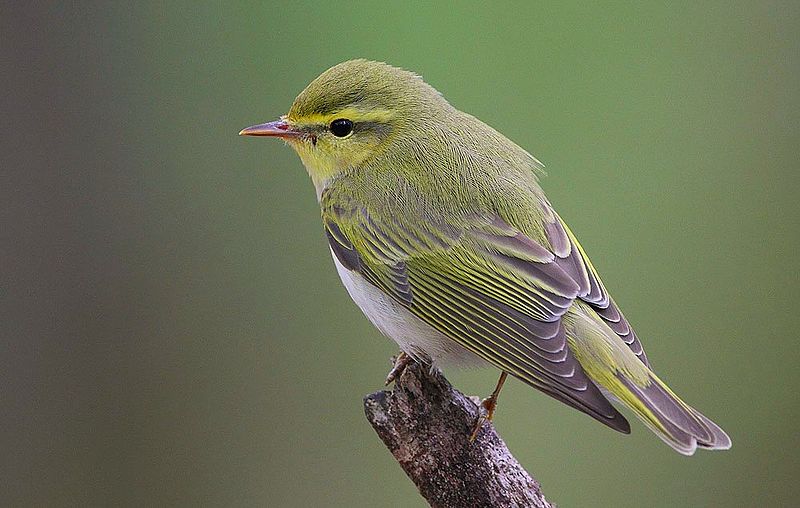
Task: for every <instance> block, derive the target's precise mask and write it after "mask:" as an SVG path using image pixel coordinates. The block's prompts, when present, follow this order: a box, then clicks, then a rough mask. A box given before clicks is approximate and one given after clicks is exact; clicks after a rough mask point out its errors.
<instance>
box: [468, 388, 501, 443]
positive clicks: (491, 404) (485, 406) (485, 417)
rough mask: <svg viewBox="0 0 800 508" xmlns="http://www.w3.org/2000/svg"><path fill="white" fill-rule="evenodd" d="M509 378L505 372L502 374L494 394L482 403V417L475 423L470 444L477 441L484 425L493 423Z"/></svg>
mask: <svg viewBox="0 0 800 508" xmlns="http://www.w3.org/2000/svg"><path fill="white" fill-rule="evenodd" d="M507 377H508V374H507V373H505V372H503V373H502V374H500V379H498V380H497V386H496V387H495V388H494V391H493V392H492V394H491V395H489V397H487V398H485V399H483V400H482V401H481V406H480V408H479V410H480V412H481V415H480V416H479V417H478V421H477V422H476V423H475V428H474V429H473V430H472V435H470V436H469V440H470V442H473V441H475V438H477V437H478V432H480V430H481V428H482V427H483V424H484V423H486V422H490V421H492V418H493V417H494V410H495V409H496V408H497V397H498V395H500V390H501V389H502V388H503V383H505V382H506V378H507ZM484 411H485V414H484Z"/></svg>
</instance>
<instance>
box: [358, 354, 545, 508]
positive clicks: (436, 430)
mask: <svg viewBox="0 0 800 508" xmlns="http://www.w3.org/2000/svg"><path fill="white" fill-rule="evenodd" d="M364 410H365V412H366V415H367V420H369V422H370V424H372V427H373V428H374V429H375V431H376V432H377V433H378V436H380V438H381V440H383V442H384V444H385V445H386V447H387V448H389V451H391V452H392V455H394V458H395V459H396V460H397V462H398V463H399V464H400V466H401V467H402V468H403V470H404V471H405V472H406V474H407V475H408V477H409V478H410V479H411V481H413V482H414V484H415V485H416V486H417V488H418V489H419V492H420V494H422V496H423V497H424V498H425V499H426V500H427V501H428V503H429V504H430V505H431V506H433V507H437V508H438V507H447V508H460V507H479V506H480V507H504V508H505V507H523V506H524V507H528V506H533V507H540V508H546V507H552V506H554V505H551V504H550V503H549V502H548V501H547V500H546V499H545V498H544V495H543V494H542V491H541V487H540V486H539V482H537V481H536V480H535V479H533V478H532V477H531V476H530V475H529V474H528V472H527V471H525V469H524V468H523V467H522V466H521V465H520V464H519V462H517V460H516V459H515V458H514V457H513V455H511V452H509V451H508V448H507V447H506V444H505V443H504V442H503V440H502V439H500V436H499V435H498V434H497V432H495V429H494V426H492V425H491V424H488V423H487V424H485V425H484V426H483V428H482V429H481V431H480V433H479V434H478V436H477V439H476V440H475V442H473V443H470V441H469V436H470V434H471V433H472V429H473V427H474V425H475V422H476V421H477V418H478V415H479V409H478V406H477V405H476V404H475V402H474V401H473V400H472V399H470V398H469V397H466V396H465V395H464V394H462V393H461V392H459V391H458V390H456V389H454V388H453V387H452V385H451V384H450V383H449V382H448V381H447V379H445V378H444V376H443V375H442V374H441V372H439V371H438V370H436V371H433V372H431V371H430V369H429V368H428V367H427V366H425V365H420V364H417V363H411V364H410V365H409V366H408V367H407V368H406V369H405V371H404V372H403V374H402V375H401V376H400V377H399V378H398V379H397V380H396V381H395V384H394V387H393V389H391V390H385V391H379V392H375V393H373V394H370V395H367V396H366V397H365V398H364Z"/></svg>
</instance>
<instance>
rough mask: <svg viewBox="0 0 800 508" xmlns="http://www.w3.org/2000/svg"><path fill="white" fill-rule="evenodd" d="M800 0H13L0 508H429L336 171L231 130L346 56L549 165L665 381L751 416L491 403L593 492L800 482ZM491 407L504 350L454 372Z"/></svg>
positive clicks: (789, 495)
mask: <svg viewBox="0 0 800 508" xmlns="http://www.w3.org/2000/svg"><path fill="white" fill-rule="evenodd" d="M799 14H800V7H798V3H797V2H719V3H717V2H712V3H701V2H666V3H661V2H656V3H648V4H646V5H645V4H641V3H638V2H627V3H622V2H615V3H612V4H607V5H599V4H598V5H591V6H590V5H589V4H587V3H586V2H569V3H565V2H550V3H539V2H537V3H536V4H535V5H531V4H528V3H519V4H505V3H503V4H501V3H491V4H486V5H484V4H478V3H459V4H457V5H448V6H446V5H444V4H424V3H420V4H405V3H404V4H402V5H401V4H396V5H378V4H377V3H372V2H370V3H349V2H330V3H328V2H325V3H323V2H320V3H306V2H301V1H293V2H275V3H271V4H262V3H257V2H253V3H240V4H229V3H225V4H223V3H217V2H213V3H197V2H169V3H168V4H167V5H164V4H162V3H161V2H134V3H132V4H128V3H121V2H120V3H115V4H111V3H98V4H96V5H91V4H89V3H81V5H77V4H73V3H71V2H70V3H67V2H64V3H60V4H52V5H48V4H47V3H40V4H36V5H33V4H32V3H31V4H24V5H23V4H22V3H18V5H17V6H13V7H12V6H6V7H3V8H2V13H1V14H0V57H1V58H2V66H3V69H4V70H3V73H2V74H3V78H2V79H3V89H4V92H3V94H2V96H0V104H2V109H1V111H2V118H1V119H0V128H1V129H2V139H0V148H2V150H0V153H1V154H2V155H0V157H2V168H1V169H0V277H1V278H0V322H1V323H2V325H0V341H1V344H2V354H1V355H0V367H1V368H0V382H1V383H2V385H1V388H0V404H2V406H1V407H0V410H1V413H0V426H2V432H1V433H0V446H1V447H2V448H1V449H2V451H3V453H2V459H0V461H2V462H0V464H2V469H3V471H2V477H3V482H2V483H3V486H2V487H0V501H1V502H2V504H3V505H4V506H78V505H93V506H114V505H117V506H119V505H127V506H145V505H172V506H264V505H268V506H342V507H351V506H404V507H405V506H422V505H423V501H422V498H421V497H419V496H418V495H417V493H416V491H415V488H414V487H413V485H412V484H411V483H410V482H409V481H408V480H407V479H406V478H405V476H404V475H403V473H402V472H401V470H400V468H399V467H398V466H397V465H396V464H395V462H394V460H393V459H392V458H391V456H390V455H389V453H388V452H387V451H386V450H385V449H384V447H383V445H382V444H381V443H380V442H379V440H378V438H377V437H376V435H375V434H374V433H373V431H372V429H371V428H370V427H369V425H368V424H367V422H366V421H365V419H364V416H363V410H362V405H361V398H362V396H363V395H364V394H366V393H369V392H372V391H374V390H377V389H379V388H380V387H381V380H382V379H383V377H384V375H385V374H386V371H387V369H388V367H389V363H388V361H389V360H388V359H389V356H390V355H391V354H393V353H394V350H395V348H394V347H393V345H392V344H391V343H390V341H388V340H386V339H384V338H382V337H380V336H379V334H378V332H377V331H376V330H374V329H373V328H372V327H371V326H370V325H369V323H368V322H367V320H366V319H365V318H363V317H362V316H361V314H360V312H359V311H358V309H357V308H356V307H355V305H354V304H352V303H351V302H350V301H349V299H348V297H347V295H346V293H345V291H344V289H343V288H342V287H341V286H340V283H339V280H338V278H337V276H336V273H335V270H334V268H333V266H332V263H331V259H330V254H329V252H328V248H327V245H326V241H325V239H324V235H323V232H322V227H321V225H320V221H319V215H318V214H319V212H318V209H317V205H316V202H315V198H314V192H313V188H312V186H311V183H310V182H309V181H308V177H307V176H306V174H305V172H304V170H303V168H302V166H301V164H300V162H299V160H297V159H296V156H295V155H294V154H293V153H292V152H291V150H290V149H288V148H287V147H285V146H282V144H281V143H278V142H275V141H268V140H264V139H245V138H239V137H237V136H236V133H237V132H238V130H239V129H241V128H242V127H245V126H247V125H251V124H254V123H260V122H263V121H267V120H271V119H274V118H276V117H277V116H278V115H280V114H282V113H285V112H286V111H287V109H288V107H289V105H290V103H291V101H292V100H293V98H294V97H295V95H296V94H297V93H299V92H300V91H301V90H302V89H303V87H304V86H305V85H306V84H307V83H308V82H309V81H310V80H311V79H313V78H314V77H316V76H317V75H318V74H319V73H320V72H322V71H323V70H325V69H326V68H328V67H330V66H332V65H334V64H336V63H338V62H340V61H343V60H346V59H349V58H353V57H366V58H371V59H377V60H384V61H387V62H390V63H392V64H394V65H398V66H402V67H405V68H408V69H411V70H414V71H416V72H418V73H420V74H422V75H423V76H424V77H425V79H426V80H427V81H428V82H429V83H431V84H432V85H434V86H435V87H436V88H438V89H439V90H440V91H442V92H443V93H444V94H445V96H446V97H447V98H448V99H449V100H450V101H451V102H452V103H453V104H454V105H455V106H456V107H458V108H460V109H463V110H466V111H468V112H471V113H473V114H475V115H476V116H477V117H479V118H481V119H482V120H484V121H485V122H487V123H489V124H490V125H492V126H494V127H496V128H497V129H498V130H500V131H501V132H503V133H505V134H506V135H507V136H508V137H510V138H511V139H513V140H514V141H516V142H517V143H519V144H520V145H522V146H523V147H525V148H526V149H528V150H529V151H530V152H532V153H533V154H535V155H536V156H537V157H538V158H540V159H541V160H542V161H543V162H544V163H545V164H546V165H547V169H548V172H549V176H548V177H547V178H546V179H544V181H543V184H544V187H545V189H546V191H547V192H548V195H549V196H550V198H551V201H552V202H553V203H554V204H555V206H556V207H557V208H558V210H560V212H561V214H562V215H563V216H564V217H565V219H566V220H567V221H568V222H569V223H570V224H571V226H572V229H573V230H574V231H575V232H576V234H577V235H578V236H579V237H580V238H581V240H582V242H583V244H584V247H585V248H586V249H587V251H588V252H589V254H590V255H591V256H592V259H593V261H594V264H595V265H596V266H597V267H598V269H599V270H600V272H601V273H602V274H603V276H604V279H605V282H606V284H607V286H608V287H609V288H610V289H611V291H612V293H613V294H614V295H615V297H616V299H617V301H618V302H619V303H620V304H621V306H622V308H623V309H624V310H625V312H626V314H627V317H628V318H629V319H630V321H631V322H632V323H633V324H634V325H635V326H636V328H637V331H638V333H639V336H640V337H641V338H642V340H643V342H644V344H645V346H646V348H647V351H648V354H649V356H650V358H651V360H652V361H653V364H654V365H655V367H656V369H657V370H658V371H659V372H660V374H661V375H662V377H663V378H664V379H666V380H667V381H668V382H669V383H670V384H671V386H672V388H673V389H675V391H676V392H678V393H679V394H681V395H682V396H683V397H684V398H685V399H686V400H687V401H688V402H690V403H692V404H694V405H696V406H697V407H698V408H700V409H701V410H702V411H703V412H704V413H706V414H707V415H709V416H710V417H712V418H713V419H714V420H716V421H717V422H719V423H720V424H721V425H722V426H723V427H724V428H725V429H726V430H727V431H728V432H729V433H730V435H731V436H732V438H733V442H734V445H733V449H732V450H731V451H730V452H717V453H708V452H705V453H703V452H700V453H698V454H697V455H696V456H695V457H693V458H685V457H682V456H679V455H678V454H676V453H674V452H673V451H671V450H670V449H669V448H668V447H667V446H665V445H664V444H662V443H661V442H660V441H659V440H658V439H657V438H655V437H654V436H653V435H652V434H651V433H650V432H649V431H647V430H646V429H645V428H644V427H643V426H642V425H640V424H638V422H636V423H635V424H634V431H633V434H632V435H631V436H623V435H620V434H617V433H614V432H612V431H610V430H609V429H607V428H605V427H603V426H601V425H598V424H597V423H596V422H595V421H593V420H592V419H590V418H588V417H586V416H584V415H581V414H579V413H578V412H576V411H574V410H571V409H569V408H567V407H566V406H564V405H561V404H559V403H557V402H555V401H553V400H551V399H549V398H547V397H545V396H543V395H541V394H539V393H537V392H535V391H534V390H531V389H529V388H527V387H525V386H523V385H522V384H521V383H519V382H512V383H511V384H510V385H508V386H507V388H506V390H505V391H504V394H503V397H502V399H501V406H500V410H499V413H498V417H497V420H496V424H497V426H498V428H499V430H500V432H501V434H502V435H503V437H504V438H505V439H506V440H507V442H508V443H509V446H510V448H511V449H512V450H513V451H514V452H515V454H516V456H517V458H518V459H519V460H520V461H521V462H522V463H523V464H524V465H525V466H526V467H527V468H528V469H529V470H530V471H531V472H532V473H533V474H534V475H535V476H536V477H537V478H538V479H539V480H540V481H541V482H542V485H543V488H544V492H545V494H546V495H547V496H548V497H549V498H550V499H551V500H552V501H555V502H557V503H558V504H559V506H563V507H572V506H617V507H634V506H648V507H655V506H670V507H673V506H704V507H705V506H725V507H732V506H737V507H738V506H785V505H790V504H793V503H796V501H797V499H798V497H800V483H799V482H797V480H796V475H797V472H798V470H800V458H799V456H798V445H800V439H798V436H799V435H800V434H799V433H798V430H797V422H798V418H799V417H800V402H798V395H797V386H798V382H800V367H799V365H800V364H799V363H798V360H799V358H798V356H799V355H798V333H797V332H798V328H800V320H799V319H798V313H797V311H796V306H797V305H798V297H799V296H800V290H799V289H798V287H799V284H798V283H799V282H800V281H799V280H798V279H799V277H798V273H799V272H798V270H799V269H800V263H799V262H798V246H799V245H798V244H799V243H800V238H799V233H800V205H799V204H798V191H800V185H799V184H800V177H799V176H798V170H800V167H798V160H799V157H798V156H800V148H799V147H800V93H799V92H798V91H800V23H798V18H799ZM447 374H448V377H449V378H450V379H451V381H453V383H454V384H455V385H456V386H457V387H459V388H461V389H462V390H463V391H465V392H467V393H470V394H480V395H485V394H487V393H488V392H489V391H490V390H491V388H492V387H493V386H494V382H495V379H496V374H495V373H494V372H491V371H485V372H482V371H475V372H455V371H454V372H448V373H447Z"/></svg>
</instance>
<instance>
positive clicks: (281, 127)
mask: <svg viewBox="0 0 800 508" xmlns="http://www.w3.org/2000/svg"><path fill="white" fill-rule="evenodd" d="M239 135H240V136H274V137H278V138H284V139H289V138H296V137H298V136H302V135H303V133H302V132H301V131H299V130H297V129H294V128H292V126H291V125H289V122H287V121H286V120H285V119H283V118H281V119H280V120H275V121H274V122H267V123H262V124H259V125H253V126H251V127H247V128H246V129H242V130H240V131H239Z"/></svg>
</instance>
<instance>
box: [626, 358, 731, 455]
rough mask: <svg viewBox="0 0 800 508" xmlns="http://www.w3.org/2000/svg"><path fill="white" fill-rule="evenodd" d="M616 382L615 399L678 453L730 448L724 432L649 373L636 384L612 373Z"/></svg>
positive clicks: (690, 453) (729, 440)
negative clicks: (647, 378)
mask: <svg viewBox="0 0 800 508" xmlns="http://www.w3.org/2000/svg"><path fill="white" fill-rule="evenodd" d="M616 378H617V380H618V382H619V384H617V386H615V388H617V389H615V390H613V392H614V393H613V394H614V395H615V398H616V399H617V400H619V401H621V402H622V403H623V404H624V405H626V406H628V407H629V408H630V409H631V410H632V411H633V412H634V413H635V414H636V416H638V417H639V418H640V419H641V420H642V422H644V424H645V425H647V426H648V427H649V428H650V430H652V431H653V432H654V433H655V434H656V435H657V436H658V437H660V438H661V439H662V440H663V441H664V442H665V443H667V444H668V445H670V446H671V447H672V448H674V449H675V450H676V451H677V452H678V453H681V454H683V455H692V454H694V452H695V450H696V449H697V448H706V449H708V450H727V449H728V448H730V447H731V439H730V438H729V437H728V435H727V434H726V433H725V431H723V430H722V429H721V428H719V426H718V425H717V424H715V423H714V422H712V421H711V420H709V419H708V418H706V417H705V416H703V415H702V414H701V413H700V412H699V411H697V410H696V409H694V408H693V407H691V406H689V405H688V404H686V403H685V402H683V401H682V400H681V399H680V398H679V397H678V396H677V395H675V394H674V393H673V392H672V390H670V389H669V387H668V386H667V385H666V384H664V382H663V381H661V380H660V379H659V378H658V376H656V375H655V373H653V372H652V371H650V372H649V380H648V381H649V382H646V383H637V382H635V381H633V380H631V379H628V378H627V377H626V376H625V375H624V374H622V373H621V372H617V373H616ZM614 384H616V383H614ZM620 388H622V389H620Z"/></svg>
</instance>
